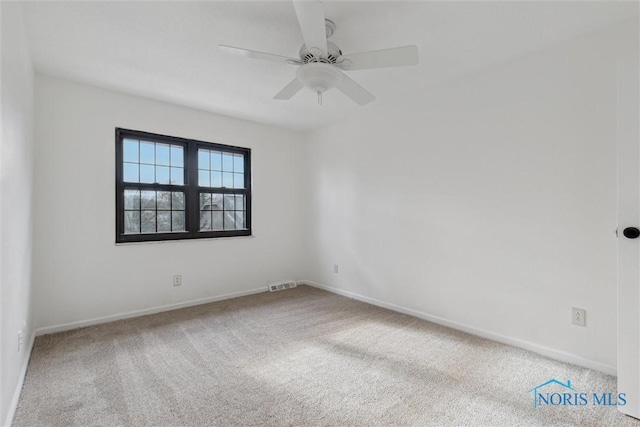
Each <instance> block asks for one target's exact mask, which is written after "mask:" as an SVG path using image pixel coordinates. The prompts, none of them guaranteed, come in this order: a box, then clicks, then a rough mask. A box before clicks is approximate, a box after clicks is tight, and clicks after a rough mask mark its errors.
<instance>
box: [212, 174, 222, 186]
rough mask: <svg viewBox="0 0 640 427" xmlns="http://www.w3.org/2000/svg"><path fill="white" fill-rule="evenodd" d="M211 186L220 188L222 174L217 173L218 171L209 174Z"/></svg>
mask: <svg viewBox="0 0 640 427" xmlns="http://www.w3.org/2000/svg"><path fill="white" fill-rule="evenodd" d="M211 186H212V187H222V172H218V171H213V172H211Z"/></svg>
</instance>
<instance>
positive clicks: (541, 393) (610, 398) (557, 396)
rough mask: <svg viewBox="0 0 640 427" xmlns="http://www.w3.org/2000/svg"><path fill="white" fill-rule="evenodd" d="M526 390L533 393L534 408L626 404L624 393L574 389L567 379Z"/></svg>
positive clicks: (551, 381) (550, 381) (553, 379)
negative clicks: (564, 381)
mask: <svg viewBox="0 0 640 427" xmlns="http://www.w3.org/2000/svg"><path fill="white" fill-rule="evenodd" d="M528 392H529V393H533V407H534V408H539V407H541V406H624V405H626V404H627V400H626V394H625V393H617V394H616V393H611V392H606V391H604V392H603V391H596V392H594V391H591V392H582V391H579V390H576V389H575V388H574V387H573V385H571V381H570V380H567V382H566V384H565V383H563V382H561V381H558V380H557V379H555V378H552V379H550V380H549V381H546V382H544V383H542V384H540V385H537V386H535V387H534V388H532V389H531V390H528Z"/></svg>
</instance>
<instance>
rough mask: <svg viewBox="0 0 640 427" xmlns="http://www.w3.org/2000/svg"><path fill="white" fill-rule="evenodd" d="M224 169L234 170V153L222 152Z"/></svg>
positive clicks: (227, 170)
mask: <svg viewBox="0 0 640 427" xmlns="http://www.w3.org/2000/svg"><path fill="white" fill-rule="evenodd" d="M222 170H223V171H225V172H233V154H231V153H222Z"/></svg>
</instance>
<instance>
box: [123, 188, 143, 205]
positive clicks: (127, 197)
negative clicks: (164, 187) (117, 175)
mask: <svg viewBox="0 0 640 427" xmlns="http://www.w3.org/2000/svg"><path fill="white" fill-rule="evenodd" d="M124 208H125V209H140V190H124Z"/></svg>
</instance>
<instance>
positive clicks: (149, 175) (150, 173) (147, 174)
mask: <svg viewBox="0 0 640 427" xmlns="http://www.w3.org/2000/svg"><path fill="white" fill-rule="evenodd" d="M154 175H155V174H154V167H153V166H150V165H140V182H144V183H150V184H153V183H154V182H155V176H154Z"/></svg>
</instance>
